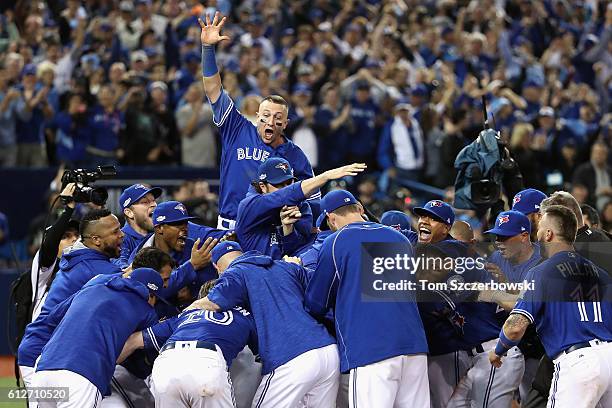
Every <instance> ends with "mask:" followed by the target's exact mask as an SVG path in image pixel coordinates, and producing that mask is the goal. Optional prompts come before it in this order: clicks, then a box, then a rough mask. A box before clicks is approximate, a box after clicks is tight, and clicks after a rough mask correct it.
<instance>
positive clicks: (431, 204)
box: [429, 200, 443, 207]
mask: <svg viewBox="0 0 612 408" xmlns="http://www.w3.org/2000/svg"><path fill="white" fill-rule="evenodd" d="M429 205H430V206H432V207H442V205H443V203H442V201H439V200H433V201H431V203H430V204H429Z"/></svg>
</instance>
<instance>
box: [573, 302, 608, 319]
mask: <svg viewBox="0 0 612 408" xmlns="http://www.w3.org/2000/svg"><path fill="white" fill-rule="evenodd" d="M592 303H593V315H594V317H593V322H594V323H603V319H602V317H601V303H600V302H592ZM578 312H579V313H580V321H581V322H589V321H590V320H589V315H588V314H587V310H586V305H585V303H584V302H578Z"/></svg>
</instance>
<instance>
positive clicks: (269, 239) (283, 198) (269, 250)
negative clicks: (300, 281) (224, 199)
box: [236, 182, 312, 259]
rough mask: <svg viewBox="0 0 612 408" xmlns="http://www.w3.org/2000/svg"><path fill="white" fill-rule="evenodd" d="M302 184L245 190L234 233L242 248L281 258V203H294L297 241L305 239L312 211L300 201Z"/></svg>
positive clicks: (309, 228)
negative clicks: (298, 214) (269, 190)
mask: <svg viewBox="0 0 612 408" xmlns="http://www.w3.org/2000/svg"><path fill="white" fill-rule="evenodd" d="M304 200H305V197H304V192H303V191H302V183H301V182H298V183H294V184H291V185H290V186H287V187H284V188H281V189H280V190H276V191H275V192H273V193H268V194H259V193H256V192H254V193H248V194H247V196H246V198H244V199H243V200H242V201H241V202H240V205H239V206H238V215H237V217H236V235H237V237H238V241H239V242H240V245H241V246H242V249H244V250H245V251H259V252H261V253H262V254H264V255H269V256H270V257H272V259H281V258H282V256H283V255H284V254H285V253H286V252H285V251H284V250H283V247H282V242H283V241H282V234H283V231H282V227H280V210H281V208H282V207H283V206H285V205H288V206H291V205H298V206H299V209H300V212H301V213H302V217H301V218H300V220H299V221H298V222H296V223H295V224H294V229H295V231H296V234H297V236H298V237H299V238H298V240H301V241H302V242H304V243H305V242H306V241H307V240H308V239H309V238H310V230H311V228H312V211H310V207H309V206H308V203H306V202H304Z"/></svg>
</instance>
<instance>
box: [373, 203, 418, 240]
mask: <svg viewBox="0 0 612 408" xmlns="http://www.w3.org/2000/svg"><path fill="white" fill-rule="evenodd" d="M380 223H381V224H382V225H386V226H388V227H393V228H395V229H396V230H398V231H399V232H401V233H402V234H404V236H406V238H408V240H409V241H410V243H411V244H412V245H415V244H416V243H417V240H418V238H417V234H415V233H414V231H412V222H411V221H410V216H408V214H406V213H404V212H403V211H397V210H393V211H387V212H384V213H383V215H382V216H381V217H380Z"/></svg>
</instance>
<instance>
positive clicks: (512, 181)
mask: <svg viewBox="0 0 612 408" xmlns="http://www.w3.org/2000/svg"><path fill="white" fill-rule="evenodd" d="M482 99H483V100H482V106H483V114H484V126H483V128H484V129H483V130H482V131H481V132H480V134H479V135H478V138H477V139H476V140H475V141H473V142H472V143H471V144H469V145H468V146H466V147H464V148H463V150H462V151H461V152H460V153H459V154H458V155H457V158H456V160H455V168H456V169H457V171H458V173H457V179H456V180H455V202H454V207H455V208H461V209H468V210H476V211H477V212H478V213H479V214H481V215H482V214H484V213H485V212H486V211H487V210H488V209H489V208H491V207H494V206H501V208H495V209H494V212H495V213H496V214H497V212H498V211H497V210H499V211H503V202H501V200H500V198H501V193H502V188H503V190H504V191H505V193H506V195H507V196H509V197H513V196H514V195H515V194H516V193H518V192H519V191H521V190H522V189H523V176H522V175H521V172H520V169H519V167H518V165H517V163H516V162H515V161H514V159H512V157H510V151H509V150H508V148H507V147H506V145H505V143H504V142H503V141H502V140H501V137H500V133H499V132H498V131H496V130H495V129H493V128H491V127H490V126H489V121H488V116H487V108H486V101H485V98H484V96H483V98H482Z"/></svg>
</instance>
